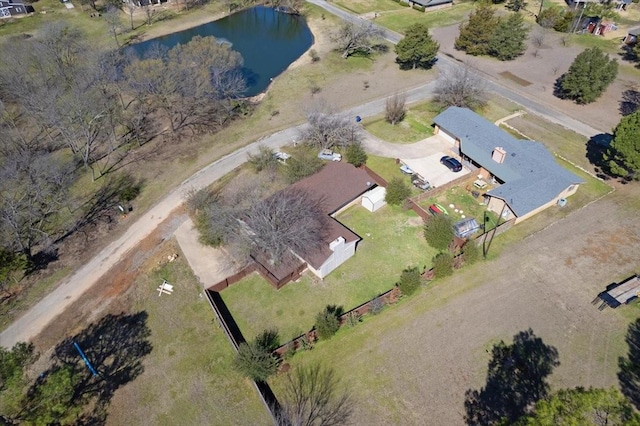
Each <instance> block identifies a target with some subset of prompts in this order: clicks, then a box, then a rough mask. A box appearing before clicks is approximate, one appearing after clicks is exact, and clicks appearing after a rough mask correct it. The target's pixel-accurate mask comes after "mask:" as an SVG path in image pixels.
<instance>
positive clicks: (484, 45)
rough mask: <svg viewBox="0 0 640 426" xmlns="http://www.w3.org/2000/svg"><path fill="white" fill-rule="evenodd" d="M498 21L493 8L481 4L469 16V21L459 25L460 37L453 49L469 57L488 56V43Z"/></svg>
mask: <svg viewBox="0 0 640 426" xmlns="http://www.w3.org/2000/svg"><path fill="white" fill-rule="evenodd" d="M498 21H499V19H498V18H497V17H496V16H495V10H494V9H493V7H491V6H489V5H486V4H481V5H480V6H478V8H477V9H476V10H475V12H473V13H471V15H469V21H468V22H467V23H466V24H464V23H462V24H460V35H459V36H458V38H457V39H456V41H455V44H454V46H455V48H456V49H458V50H464V51H465V52H467V53H468V54H469V55H486V54H488V53H489V42H490V41H491V38H492V36H493V33H494V30H495V27H496V25H498Z"/></svg>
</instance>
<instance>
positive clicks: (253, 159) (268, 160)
mask: <svg viewBox="0 0 640 426" xmlns="http://www.w3.org/2000/svg"><path fill="white" fill-rule="evenodd" d="M274 154H275V153H274V152H273V150H272V149H271V148H269V147H268V146H265V145H260V146H259V147H258V152H257V153H255V154H249V155H248V156H247V157H248V158H249V164H250V165H251V167H252V168H253V170H254V171H255V172H256V173H258V172H261V171H263V170H275V169H276V167H278V160H277V159H276V157H275V155H274Z"/></svg>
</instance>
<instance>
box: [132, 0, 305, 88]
mask: <svg viewBox="0 0 640 426" xmlns="http://www.w3.org/2000/svg"><path fill="white" fill-rule="evenodd" d="M195 36H202V37H207V36H214V37H215V38H217V39H218V40H222V41H228V42H229V43H230V44H231V48H232V49H233V50H235V51H237V52H239V53H240V54H241V55H242V58H243V59H244V67H243V74H244V76H245V79H246V82H247V90H246V92H245V95H246V96H254V95H257V94H258V93H261V92H263V91H264V90H265V89H266V88H267V86H268V85H269V83H270V82H271V79H272V78H274V77H276V76H277V75H279V74H280V73H281V72H283V71H284V70H285V69H287V67H288V66H289V65H290V64H291V63H292V62H293V61H295V60H296V59H298V58H299V57H300V56H301V55H302V54H303V53H304V52H305V51H307V49H309V47H310V46H311V44H312V43H313V35H312V34H311V31H310V30H309V27H308V26H307V24H306V22H305V20H304V18H302V17H300V16H295V15H290V14H286V13H282V12H277V11H275V10H274V9H272V8H269V7H264V6H257V7H253V8H251V9H247V10H244V11H241V12H238V13H236V14H233V15H230V16H227V17H225V18H222V19H220V20H218V21H214V22H209V23H208V24H204V25H200V26H198V27H195V28H191V29H188V30H185V31H180V32H176V33H173V34H169V35H166V36H163V37H158V38H154V39H151V40H148V41H145V42H142V43H138V44H135V45H132V46H131V49H133V50H134V51H135V52H136V53H137V54H138V55H144V53H145V52H146V51H147V50H149V49H150V48H151V46H152V45H154V44H155V43H159V44H160V45H161V46H164V47H167V48H169V49H170V48H172V47H174V46H175V45H177V44H186V43H188V42H189V40H191V39H192V38H193V37H195Z"/></svg>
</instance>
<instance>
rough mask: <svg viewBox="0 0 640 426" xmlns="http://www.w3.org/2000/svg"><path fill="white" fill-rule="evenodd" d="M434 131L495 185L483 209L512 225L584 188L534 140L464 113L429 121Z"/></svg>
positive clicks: (451, 111) (462, 110) (455, 109)
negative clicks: (523, 137) (514, 221)
mask: <svg viewBox="0 0 640 426" xmlns="http://www.w3.org/2000/svg"><path fill="white" fill-rule="evenodd" d="M433 121H434V123H435V132H436V133H437V134H438V135H440V137H442V138H444V139H446V140H448V141H450V142H452V143H453V145H454V151H455V150H457V151H458V154H459V155H460V157H461V158H462V159H463V160H465V161H468V162H469V163H471V164H472V165H474V166H476V167H478V169H479V175H482V177H484V178H485V179H492V180H493V181H494V182H497V184H498V186H497V187H496V188H494V189H492V190H490V191H488V192H487V193H486V194H485V202H486V203H487V204H488V206H487V208H488V209H489V210H491V211H493V212H496V213H498V214H500V213H502V214H503V217H504V218H505V219H509V218H513V217H515V219H516V223H518V222H521V221H523V220H525V219H527V218H529V217H531V216H533V215H534V214H536V213H538V212H540V211H542V210H544V209H546V208H548V207H550V206H552V205H554V204H557V203H558V202H559V201H561V200H565V199H566V198H567V197H569V196H570V195H573V194H574V193H575V192H576V191H577V189H578V186H579V185H580V184H581V183H583V181H582V179H580V178H579V177H578V176H576V175H575V174H573V173H571V172H570V171H568V170H566V169H564V168H563V167H561V166H560V165H559V164H557V163H556V161H555V159H554V157H553V155H552V154H551V153H550V152H549V151H548V150H547V149H546V148H545V147H544V145H543V144H541V143H540V142H536V141H530V140H520V139H516V138H514V137H513V136H511V135H510V134H509V133H507V132H505V131H503V130H501V129H500V128H499V127H498V126H496V125H495V124H493V123H491V122H490V121H488V120H486V119H485V118H483V117H481V116H480V115H478V114H476V113H475V112H473V111H471V110H470V109H467V108H459V107H450V108H448V109H447V110H445V111H444V112H442V113H441V114H439V115H438V116H436V117H435V118H434V120H433Z"/></svg>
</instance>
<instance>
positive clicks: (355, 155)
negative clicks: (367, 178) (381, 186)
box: [345, 142, 367, 167]
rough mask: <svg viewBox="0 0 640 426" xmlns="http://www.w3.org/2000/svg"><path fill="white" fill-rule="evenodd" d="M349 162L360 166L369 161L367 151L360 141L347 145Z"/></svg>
mask: <svg viewBox="0 0 640 426" xmlns="http://www.w3.org/2000/svg"><path fill="white" fill-rule="evenodd" d="M345 154H346V156H347V162H348V163H349V164H353V165H354V166H355V167H360V166H362V165H363V164H366V162H367V153H366V152H365V150H364V148H362V144H360V142H354V143H352V144H351V145H349V146H348V147H347V152H346V153H345Z"/></svg>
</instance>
